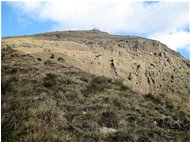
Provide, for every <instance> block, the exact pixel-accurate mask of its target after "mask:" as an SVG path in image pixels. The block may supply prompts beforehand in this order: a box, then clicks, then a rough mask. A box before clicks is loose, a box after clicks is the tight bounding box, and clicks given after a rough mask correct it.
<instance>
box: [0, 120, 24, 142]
mask: <svg viewBox="0 0 190 142" xmlns="http://www.w3.org/2000/svg"><path fill="white" fill-rule="evenodd" d="M14 125H15V124H14V121H13V120H11V119H10V118H9V119H8V118H6V117H3V118H1V132H2V133H1V140H2V141H3V142H18V141H19V137H18V135H19V133H20V132H19V131H18V130H17V129H16V128H15V126H14Z"/></svg>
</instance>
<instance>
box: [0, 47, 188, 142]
mask: <svg viewBox="0 0 190 142" xmlns="http://www.w3.org/2000/svg"><path fill="white" fill-rule="evenodd" d="M57 58H59V57H56V56H55V55H54V57H53V59H54V60H56V59H57ZM53 59H51V58H49V59H47V60H53ZM13 61H14V62H13ZM44 62H45V61H41V60H38V59H36V58H34V57H32V56H29V55H23V54H20V53H17V52H16V51H14V50H12V49H11V48H4V49H3V50H2V102H1V105H2V119H1V124H2V127H1V128H2V141H4V142H10V141H24V142H25V141H35V142H42V141H44V142H47V141H55V142H59V141H60V142H62V141H64V142H74V141H76V142H80V141H81V142H84V141H88V142H93V141H94V142H95V141H97V142H99V141H101V142H116V141H117V142H124V141H130V142H152V141H158V142H160V141H162V142H165V141H179V142H181V141H184V142H185V141H190V113H189V112H188V111H187V110H186V109H185V108H184V107H183V106H185V103H186V101H185V99H184V100H182V101H181V102H179V101H178V100H177V101H175V100H171V99H169V98H168V95H169V94H161V95H154V94H151V93H149V94H139V93H137V92H134V91H133V90H132V88H130V87H128V86H125V85H124V83H123V81H122V80H115V79H109V78H106V77H96V76H93V75H90V74H88V73H85V72H82V71H80V70H78V69H76V68H72V67H70V66H68V65H66V64H64V62H60V61H59V60H56V62H54V64H51V65H50V64H44ZM182 99H183V98H182ZM183 103H184V104H183Z"/></svg>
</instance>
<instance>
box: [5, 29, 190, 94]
mask: <svg viewBox="0 0 190 142" xmlns="http://www.w3.org/2000/svg"><path fill="white" fill-rule="evenodd" d="M2 46H13V48H14V49H16V50H18V51H21V52H24V53H27V54H30V55H31V56H33V57H35V58H38V60H42V61H44V60H47V59H48V58H50V57H51V58H59V60H57V61H56V62H66V63H68V64H70V65H71V66H74V67H77V68H79V69H81V70H83V71H85V72H88V73H92V74H94V75H98V76H107V77H111V78H117V79H123V80H124V82H125V84H126V85H128V86H130V87H132V88H133V89H134V90H135V91H138V92H141V93H148V92H152V93H159V94H162V93H165V92H170V93H175V94H190V61H189V60H188V59H186V58H184V57H182V56H181V55H180V54H179V53H177V52H175V51H173V50H171V49H169V48H168V47H167V46H166V45H164V44H162V43H160V42H159V41H155V40H150V39H146V38H142V37H135V36H115V35H110V34H108V33H105V32H101V31H99V30H96V29H93V30H90V31H65V32H51V33H44V34H37V35H32V36H24V37H11V38H5V39H3V40H2Z"/></svg>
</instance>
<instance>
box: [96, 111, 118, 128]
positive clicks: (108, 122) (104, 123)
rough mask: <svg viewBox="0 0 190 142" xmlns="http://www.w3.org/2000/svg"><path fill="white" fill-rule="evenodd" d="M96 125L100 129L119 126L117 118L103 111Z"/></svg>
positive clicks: (115, 115)
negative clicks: (98, 125)
mask: <svg viewBox="0 0 190 142" xmlns="http://www.w3.org/2000/svg"><path fill="white" fill-rule="evenodd" d="M98 123H99V124H100V126H101V127H108V128H111V127H114V128H117V127H118V126H119V117H118V115H117V114H116V113H115V112H113V111H105V112H102V113H101V114H100V118H99V121H98Z"/></svg>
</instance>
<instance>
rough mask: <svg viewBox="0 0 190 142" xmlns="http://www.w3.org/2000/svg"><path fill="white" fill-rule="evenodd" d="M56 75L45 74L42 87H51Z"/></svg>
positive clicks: (53, 84) (54, 82)
mask: <svg viewBox="0 0 190 142" xmlns="http://www.w3.org/2000/svg"><path fill="white" fill-rule="evenodd" d="M56 77H57V76H56V75H55V74H52V73H48V74H46V77H45V78H44V87H47V88H49V87H53V86H55V85H56Z"/></svg>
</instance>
